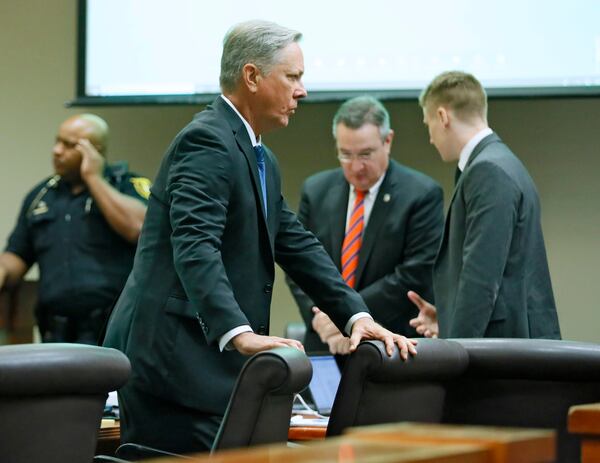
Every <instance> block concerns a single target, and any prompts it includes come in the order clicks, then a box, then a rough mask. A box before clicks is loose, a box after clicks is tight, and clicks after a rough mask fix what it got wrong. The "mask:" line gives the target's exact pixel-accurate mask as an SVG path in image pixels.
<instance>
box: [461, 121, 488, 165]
mask: <svg viewBox="0 0 600 463" xmlns="http://www.w3.org/2000/svg"><path fill="white" fill-rule="evenodd" d="M492 133H494V132H493V131H492V129H490V128H489V127H486V128H485V129H483V130H480V131H479V132H477V133H476V134H475V136H473V138H471V139H470V140H469V141H468V142H467V144H466V145H465V146H463V149H462V150H461V151H460V157H459V158H458V168H459V169H460V171H461V172H462V171H463V170H465V166H466V165H467V162H469V158H470V157H471V154H472V153H473V150H474V149H475V147H476V146H477V144H478V143H479V142H480V141H481V140H483V139H484V138H485V137H487V136H488V135H490V134H492Z"/></svg>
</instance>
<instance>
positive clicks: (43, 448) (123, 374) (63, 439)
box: [0, 344, 130, 463]
mask: <svg viewBox="0 0 600 463" xmlns="http://www.w3.org/2000/svg"><path fill="white" fill-rule="evenodd" d="M129 372H130V364H129V360H128V359H127V357H125V355H123V354H122V353H121V352H119V351H117V350H114V349H107V348H104V347H96V346H87V345H81V344H23V345H15V346H2V347H0V449H1V451H2V457H1V460H2V461H3V462H5V463H32V462H44V463H64V462H69V463H89V462H90V461H92V458H93V456H94V451H95V449H96V440H97V436H98V429H99V427H100V420H101V418H102V412H103V409H104V403H105V402H106V397H107V395H108V392H110V391H113V390H116V389H118V388H119V387H121V386H122V385H123V384H124V383H125V382H126V381H127V378H128V377H129Z"/></svg>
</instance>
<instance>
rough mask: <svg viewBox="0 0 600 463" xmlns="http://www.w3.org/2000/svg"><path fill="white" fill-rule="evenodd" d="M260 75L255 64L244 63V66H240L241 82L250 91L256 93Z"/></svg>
mask: <svg viewBox="0 0 600 463" xmlns="http://www.w3.org/2000/svg"><path fill="white" fill-rule="evenodd" d="M261 77H262V76H261V73H260V70H259V69H258V68H257V67H256V65H255V64H252V63H247V64H244V67H243V68H242V82H243V83H244V85H245V86H246V88H247V89H248V90H249V91H250V93H256V92H257V91H258V82H259V81H260V79H261Z"/></svg>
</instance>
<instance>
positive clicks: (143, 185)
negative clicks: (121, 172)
mask: <svg viewBox="0 0 600 463" xmlns="http://www.w3.org/2000/svg"><path fill="white" fill-rule="evenodd" d="M129 181H130V182H131V183H132V184H133V188H135V191H136V192H137V194H138V195H140V196H141V197H142V198H144V199H148V198H149V197H150V187H151V186H152V183H151V182H150V180H148V179H147V178H146V177H131V178H130V179H129Z"/></svg>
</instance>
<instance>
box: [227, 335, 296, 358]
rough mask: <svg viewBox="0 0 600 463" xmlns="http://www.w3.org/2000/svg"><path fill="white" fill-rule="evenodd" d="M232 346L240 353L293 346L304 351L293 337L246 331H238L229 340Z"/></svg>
mask: <svg viewBox="0 0 600 463" xmlns="http://www.w3.org/2000/svg"><path fill="white" fill-rule="evenodd" d="M231 343H232V344H233V347H235V348H236V349H237V351H238V352H239V353H240V354H243V355H253V354H256V353H257V352H262V351H263V350H269V349H273V348H275V347H294V348H296V349H298V350H300V351H302V352H304V346H303V345H302V343H301V342H300V341H296V340H295V339H286V338H279V337H277V336H262V335H260V334H256V333H253V332H251V331H247V332H245V333H240V334H238V335H237V336H236V337H234V338H233V339H232V340H231Z"/></svg>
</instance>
